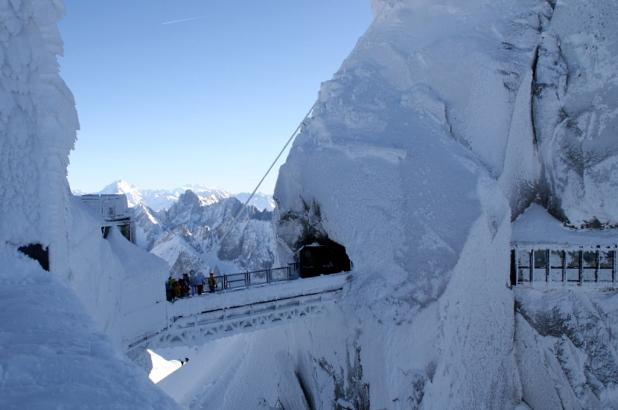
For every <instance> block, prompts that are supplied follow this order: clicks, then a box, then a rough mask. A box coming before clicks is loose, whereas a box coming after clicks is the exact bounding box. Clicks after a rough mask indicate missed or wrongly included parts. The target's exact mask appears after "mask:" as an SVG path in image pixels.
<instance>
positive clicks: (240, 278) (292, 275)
mask: <svg viewBox="0 0 618 410" xmlns="http://www.w3.org/2000/svg"><path fill="white" fill-rule="evenodd" d="M213 278H214V282H215V283H214V287H213V289H212V290H211V289H210V285H211V283H210V276H207V277H206V278H205V283H204V293H209V292H210V293H212V292H222V291H225V290H234V289H247V288H250V287H255V286H260V285H266V284H271V283H276V282H287V281H290V280H294V279H297V278H298V264H297V263H290V264H288V265H287V266H283V267H279V268H270V269H262V270H255V271H246V272H239V273H232V274H224V275H216V276H213Z"/></svg>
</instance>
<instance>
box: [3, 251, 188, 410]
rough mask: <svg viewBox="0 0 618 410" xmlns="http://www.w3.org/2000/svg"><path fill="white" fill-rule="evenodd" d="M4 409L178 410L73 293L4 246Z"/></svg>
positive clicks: (53, 277) (52, 276)
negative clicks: (100, 327) (116, 348)
mask: <svg viewBox="0 0 618 410" xmlns="http://www.w3.org/2000/svg"><path fill="white" fill-rule="evenodd" d="M0 266H2V269H1V270H0V279H1V280H0V323H2V328H1V329H2V331H1V332H0V407H1V408H3V409H7V410H9V409H25V408H28V409H43V408H66V409H77V408H79V409H100V408H119V409H120V408H132V409H173V408H176V405H175V403H174V402H173V401H172V400H170V398H169V397H167V396H166V395H165V394H163V393H162V392H161V391H160V390H158V389H157V388H155V387H154V386H153V385H152V384H150V382H148V380H147V377H146V375H145V374H144V373H143V372H142V371H141V370H140V369H138V368H137V367H135V365H134V364H132V363H131V362H129V361H128V359H127V358H126V357H122V356H121V355H120V354H119V352H118V351H117V350H115V347H114V345H113V344H112V342H111V341H110V339H109V338H108V337H107V336H105V335H104V334H102V333H100V332H99V331H97V330H96V327H95V324H94V323H93V322H92V319H91V318H90V317H88V315H87V314H86V313H85V310H84V308H83V306H82V305H81V303H80V301H79V300H78V298H77V297H76V296H75V294H74V292H73V291H72V290H71V289H70V288H69V287H67V286H66V285H65V284H64V283H62V282H61V281H60V280H58V279H57V278H56V277H55V276H54V275H52V274H50V273H49V272H46V271H43V270H42V269H41V268H40V267H39V265H38V264H37V263H36V262H34V261H32V260H30V259H28V258H26V257H25V256H23V255H18V253H17V251H16V250H14V249H10V247H8V246H6V245H2V246H0Z"/></svg>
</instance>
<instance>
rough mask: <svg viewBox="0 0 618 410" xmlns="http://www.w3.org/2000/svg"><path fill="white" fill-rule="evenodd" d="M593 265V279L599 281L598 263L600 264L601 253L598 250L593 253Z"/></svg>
mask: <svg viewBox="0 0 618 410" xmlns="http://www.w3.org/2000/svg"><path fill="white" fill-rule="evenodd" d="M594 259H595V265H594V281H595V282H598V281H599V265H601V255H600V254H599V251H596V252H595V253H594Z"/></svg>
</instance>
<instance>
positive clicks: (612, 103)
mask: <svg viewBox="0 0 618 410" xmlns="http://www.w3.org/2000/svg"><path fill="white" fill-rule="evenodd" d="M617 19H618V7H617V6H616V3H615V2H612V1H604V0H591V1H589V0H574V1H568V2H567V1H559V2H557V5H556V7H555V12H554V13H553V17H552V19H551V21H550V22H548V24H547V27H546V28H545V30H544V32H543V37H542V41H541V44H540V46H539V53H538V62H537V69H536V73H535V74H536V75H535V87H534V90H533V91H534V114H535V127H536V130H537V138H538V141H539V143H540V147H541V149H540V151H541V155H542V159H543V165H544V173H543V180H544V184H545V185H546V187H547V191H548V194H547V198H546V200H547V203H548V206H549V207H550V208H551V209H552V210H553V211H555V213H557V214H563V215H564V217H566V218H567V219H568V220H569V221H570V222H571V223H572V224H575V225H582V224H586V223H591V222H600V223H601V224H610V225H615V224H618V205H617V204H618V72H617V71H616V66H618V26H617V25H616V20H617Z"/></svg>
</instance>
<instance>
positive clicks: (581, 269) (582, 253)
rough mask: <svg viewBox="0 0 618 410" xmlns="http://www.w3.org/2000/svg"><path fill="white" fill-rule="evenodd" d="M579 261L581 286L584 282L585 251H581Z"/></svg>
mask: <svg viewBox="0 0 618 410" xmlns="http://www.w3.org/2000/svg"><path fill="white" fill-rule="evenodd" d="M578 259H579V284H580V285H581V284H582V283H583V282H584V251H582V250H580V251H579V254H578Z"/></svg>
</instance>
